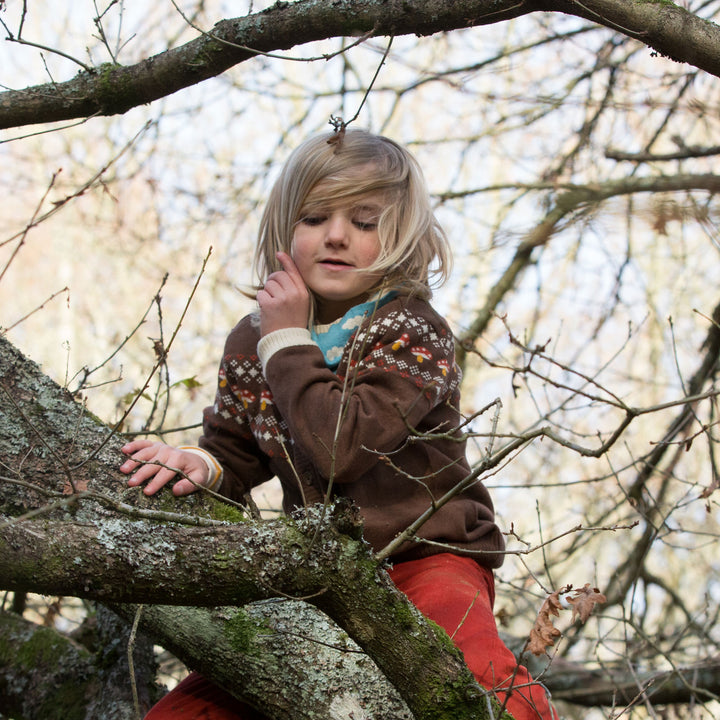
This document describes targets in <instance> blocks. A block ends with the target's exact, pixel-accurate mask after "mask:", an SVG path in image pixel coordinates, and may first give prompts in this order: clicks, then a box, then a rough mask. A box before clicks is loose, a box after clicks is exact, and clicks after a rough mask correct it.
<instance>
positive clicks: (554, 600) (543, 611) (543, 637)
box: [527, 586, 571, 655]
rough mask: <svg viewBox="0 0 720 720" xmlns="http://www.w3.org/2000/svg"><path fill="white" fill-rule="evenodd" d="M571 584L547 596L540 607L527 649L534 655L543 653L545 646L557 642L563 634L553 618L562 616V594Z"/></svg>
mask: <svg viewBox="0 0 720 720" xmlns="http://www.w3.org/2000/svg"><path fill="white" fill-rule="evenodd" d="M570 587H571V586H568V587H566V588H563V589H562V590H556V591H555V592H554V593H551V594H550V595H548V596H547V597H546V598H545V602H544V603H543V604H542V607H541V608H540V612H539V613H538V616H537V619H536V620H535V624H534V625H533V628H532V630H531V631H530V638H529V639H528V644H527V649H528V650H529V651H530V652H531V653H532V654H533V655H543V654H544V653H545V648H547V647H551V646H553V645H554V644H555V640H556V639H557V638H558V637H560V635H561V634H562V633H561V632H560V631H559V630H558V629H557V628H556V627H555V626H554V625H553V621H552V618H553V616H554V617H560V608H562V606H563V605H562V601H561V600H560V594H561V593H565V592H567V591H568V590H569V589H570Z"/></svg>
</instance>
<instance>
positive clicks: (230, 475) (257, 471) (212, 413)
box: [198, 326, 274, 502]
mask: <svg viewBox="0 0 720 720" xmlns="http://www.w3.org/2000/svg"><path fill="white" fill-rule="evenodd" d="M238 328H240V326H238ZM238 338H241V340H240V342H241V343H243V344H244V343H245V338H244V333H243V330H242V329H241V330H240V331H239V332H238V329H237V328H236V330H234V331H233V332H232V333H231V334H230V336H229V337H228V340H227V342H226V344H225V350H224V353H223V359H222V361H221V363H220V369H219V372H218V385H217V392H216V394H215V402H214V404H213V405H211V406H210V407H208V408H205V412H204V413H203V434H202V436H201V437H200V440H199V442H198V445H199V447H200V448H202V449H203V450H205V451H206V452H208V453H210V454H211V455H212V456H213V457H214V458H215V459H216V460H217V461H218V462H219V463H220V465H221V466H222V471H223V473H222V485H221V486H220V488H219V490H218V491H219V492H220V493H221V494H222V495H225V496H226V497H228V498H230V499H231V500H235V501H237V502H243V500H244V496H245V494H246V493H247V492H249V491H250V490H251V489H252V488H253V487H255V486H256V485H260V484H262V483H263V482H265V481H266V480H269V479H270V478H271V477H272V476H273V475H274V473H273V471H272V470H271V469H270V463H269V458H268V457H267V455H265V453H264V452H263V451H262V450H261V448H260V447H259V445H258V443H257V439H256V437H255V435H254V434H253V432H252V429H251V428H250V426H249V424H248V421H247V417H248V416H247V414H246V413H245V412H243V408H242V402H241V400H240V399H239V398H238V397H236V396H235V395H234V394H233V393H231V392H228V386H229V385H231V384H232V383H233V376H234V370H233V368H232V363H231V362H230V359H231V358H233V357H236V356H237V353H238V352H239V351H241V350H244V349H245V348H244V347H242V345H240V346H238V343H239V341H238ZM252 343H253V339H251V341H250V345H252ZM258 371H259V364H258ZM258 374H259V372H258Z"/></svg>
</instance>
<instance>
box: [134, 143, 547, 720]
mask: <svg viewBox="0 0 720 720" xmlns="http://www.w3.org/2000/svg"><path fill="white" fill-rule="evenodd" d="M448 264H449V252H448V246H447V240H446V238H445V235H444V233H443V231H442V230H441V228H440V227H439V225H438V223H437V221H436V219H435V217H434V215H433V212H432V209H431V205H430V198H429V195H428V192H427V189H426V186H425V182H424V179H423V177H422V173H421V171H420V168H419V166H418V165H417V162H416V161H415V159H414V158H413V157H412V156H411V155H410V154H409V153H408V151H407V150H405V149H404V148H402V147H400V146H399V145H397V144H396V143H394V142H393V141H391V140H388V139H387V138H384V137H380V136H376V135H372V134H370V133H367V132H364V131H361V130H347V131H346V132H345V133H344V134H340V135H332V134H330V135H323V136H319V137H314V138H311V139H309V140H307V141H306V142H305V143H303V144H302V145H300V146H299V147H298V148H297V149H296V150H295V151H294V152H293V153H292V155H291V156H290V158H289V160H288V161H287V163H286V165H285V167H284V168H283V170H282V172H281V174H280V177H279V179H278V180H277V182H276V183H275V186H274V187H273V190H272V192H271V194H270V198H269V201H268V204H267V207H266V209H265V213H264V216H263V218H262V222H261V226H260V233H259V245H258V250H257V254H256V268H257V271H258V275H259V277H260V280H261V287H260V288H259V289H258V291H257V303H258V306H259V312H256V313H253V314H251V315H249V316H247V317H245V318H244V319H243V320H241V321H240V323H239V324H238V325H237V326H236V327H235V328H234V329H233V330H232V332H231V333H230V335H229V337H228V339H227V342H226V345H225V351H224V353H223V358H222V361H221V364H220V370H219V383H218V388H217V394H216V398H215V404H214V405H213V406H212V407H210V408H208V409H207V410H206V411H205V415H204V425H203V435H202V437H201V438H200V442H199V447H197V448H181V449H175V448H171V447H169V446H167V445H163V444H162V443H153V442H150V441H146V440H136V441H134V442H131V443H129V444H127V445H126V446H125V447H124V448H123V452H124V453H126V454H127V455H129V456H130V457H129V459H128V460H127V461H126V462H125V463H124V464H123V465H122V467H121V469H122V470H123V472H126V473H132V472H133V471H134V475H133V476H132V478H131V479H130V480H129V481H128V483H129V485H132V486H137V485H141V484H143V483H147V484H146V486H145V488H144V492H145V493H146V494H148V495H152V494H153V493H155V492H157V491H158V490H159V489H160V488H161V487H162V486H163V485H165V484H166V483H167V482H169V481H170V480H173V479H174V478H175V476H176V473H175V472H174V471H173V470H170V469H168V468H177V469H179V470H181V471H182V472H183V473H184V474H185V475H186V476H187V477H184V478H182V479H178V480H177V481H176V482H175V484H174V486H173V492H174V493H175V494H176V495H185V494H188V493H191V492H194V491H195V490H196V489H198V487H208V488H213V489H214V490H216V491H218V492H220V493H222V494H223V495H225V496H227V497H229V498H231V499H233V500H236V501H239V502H244V498H245V495H246V493H248V492H249V491H250V489H251V488H252V487H254V486H256V485H259V484H260V483H262V482H264V481H266V480H268V479H269V478H271V477H273V476H277V477H278V478H279V479H280V482H281V484H282V489H283V507H284V509H285V510H286V511H288V510H291V509H292V508H295V507H298V506H300V507H302V506H304V505H308V504H312V503H318V502H322V501H323V500H324V499H325V497H326V496H327V495H328V494H329V495H335V496H338V495H342V496H346V497H349V498H351V499H352V500H353V501H354V503H355V504H356V505H357V506H358V508H359V509H360V511H361V513H362V515H363V518H364V527H365V531H364V532H365V539H366V540H367V541H368V542H369V543H370V544H371V545H372V547H373V548H374V549H375V550H376V551H379V550H381V549H382V548H384V547H385V546H386V545H387V544H388V543H389V542H390V541H391V540H393V538H395V537H396V536H397V535H398V534H399V533H400V532H402V530H404V529H405V528H406V527H408V526H409V525H410V524H411V523H412V522H413V521H415V520H416V519H417V518H418V517H419V516H420V515H421V514H422V513H423V512H425V511H426V510H427V509H428V507H429V506H430V504H431V499H432V498H439V497H441V496H442V495H444V494H445V493H446V492H447V491H449V490H450V489H451V488H453V487H454V486H456V485H457V484H458V483H459V482H460V481H462V480H463V479H464V478H466V477H467V476H468V474H469V473H470V467H469V465H468V462H467V460H466V457H465V443H464V441H463V440H462V437H461V434H460V431H459V428H460V426H461V423H462V418H461V416H460V414H459V411H458V401H459V384H460V377H459V371H458V368H457V366H456V364H455V359H454V351H453V336H452V332H451V331H450V329H449V328H448V326H447V324H446V323H445V321H444V320H443V319H442V318H441V317H440V316H439V315H438V314H437V313H436V312H435V311H434V310H433V308H432V307H431V306H430V305H429V304H428V299H429V297H430V295H431V291H430V276H431V275H432V274H437V275H439V277H440V278H441V279H444V278H445V277H446V275H447V271H448ZM424 434H425V435H427V437H423V435H424ZM138 461H140V462H138ZM152 463H159V464H152ZM161 465H162V466H165V467H161ZM503 549H504V542H503V537H502V534H501V532H500V530H499V529H498V527H497V526H496V525H495V522H494V519H493V506H492V502H491V500H490V496H489V494H488V492H487V490H486V489H485V487H484V486H483V485H482V484H481V483H479V482H476V483H475V484H473V485H471V487H469V488H468V489H467V490H465V491H464V492H463V493H461V494H459V495H457V496H456V497H454V498H453V499H452V500H450V501H449V502H448V503H447V504H445V505H444V506H443V507H442V508H441V509H440V510H438V512H436V513H435V514H434V515H432V517H430V519H429V520H428V521H427V522H426V523H425V524H424V525H423V526H422V527H421V528H420V530H419V532H418V533H417V537H416V541H414V542H406V543H404V544H403V545H401V546H400V547H398V548H397V549H396V550H395V552H394V553H393V554H392V556H391V558H390V560H391V561H392V563H393V568H392V570H391V571H390V574H391V576H392V578H393V581H394V582H395V583H396V585H397V586H398V587H399V588H400V590H402V591H403V592H404V593H405V594H406V595H407V596H408V597H409V598H410V599H411V600H412V601H413V602H414V603H415V604H416V605H417V607H418V608H419V609H420V610H421V611H422V612H423V613H424V614H425V615H426V616H428V617H430V618H431V619H432V620H434V621H435V622H436V623H438V624H439V625H441V626H442V627H444V628H445V629H446V630H447V632H448V633H449V634H451V635H452V636H453V641H454V642H455V644H456V645H457V646H458V647H459V648H460V649H461V650H462V651H463V653H464V655H465V660H466V662H467V664H468V666H469V667H470V669H471V670H472V671H473V673H474V674H475V676H476V677H477V679H478V681H479V682H480V684H481V685H483V686H484V687H485V688H487V689H488V690H489V691H491V692H493V693H495V695H496V696H497V697H498V698H499V700H500V702H501V703H502V702H505V704H506V708H507V709H508V710H509V711H510V712H511V713H512V714H513V715H514V717H515V718H516V719H517V720H531V719H536V718H547V719H548V720H549V719H550V718H551V717H553V715H552V714H551V710H550V708H549V705H548V702H547V700H546V698H545V693H544V692H543V690H542V688H541V687H540V686H538V685H534V684H532V681H531V680H530V678H529V676H528V674H527V672H526V671H525V669H524V668H522V667H520V668H518V667H517V666H516V662H515V659H514V657H513V656H512V654H511V653H510V651H509V650H508V649H507V648H506V647H505V646H504V645H503V644H502V642H501V641H500V639H499V637H498V634H497V629H496V627H495V621H494V617H493V612H492V605H493V599H494V584H493V575H492V568H496V567H499V566H500V564H501V563H502V559H503V555H502V551H503ZM180 711H182V713H181V716H182V717H187V718H200V717H202V718H215V719H216V720H217V719H219V718H228V719H230V718H235V719H236V718H253V717H258V716H257V715H256V714H255V711H253V710H251V709H250V708H248V707H247V706H245V705H243V704H242V703H240V702H238V701H236V700H234V699H233V698H232V697H231V696H229V695H228V694H227V693H225V692H224V691H222V690H220V689H219V688H217V687H216V686H213V685H212V684H211V683H209V682H208V681H207V680H205V679H204V678H202V677H201V676H199V675H197V674H191V675H190V676H189V677H188V678H187V679H186V680H185V681H183V682H182V683H180V685H178V686H177V688H175V690H173V691H172V692H171V693H169V694H168V695H167V696H166V697H165V698H164V699H163V700H162V701H161V702H160V703H159V704H158V705H156V706H155V707H154V708H153V709H152V710H151V711H150V713H149V715H148V716H147V718H148V719H150V718H151V719H152V720H161V718H168V717H174V716H177V715H178V713H180Z"/></svg>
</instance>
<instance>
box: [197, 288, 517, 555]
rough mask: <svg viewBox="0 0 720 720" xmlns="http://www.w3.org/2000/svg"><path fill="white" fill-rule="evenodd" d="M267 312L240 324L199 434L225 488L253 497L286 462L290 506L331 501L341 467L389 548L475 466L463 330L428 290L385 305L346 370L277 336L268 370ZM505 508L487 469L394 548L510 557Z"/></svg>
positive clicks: (375, 543) (371, 533)
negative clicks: (466, 423) (460, 350)
mask: <svg viewBox="0 0 720 720" xmlns="http://www.w3.org/2000/svg"><path fill="white" fill-rule="evenodd" d="M257 325H258V323H257V316H252V315H249V316H247V317H245V318H244V319H243V320H242V321H241V322H240V323H239V324H238V325H237V326H236V327H235V328H234V329H233V330H232V332H231V333H230V335H229V337H228V339H227V342H226V345H225V351H224V355H223V359H222V362H221V365H220V371H219V383H218V389H217V395H216V399H215V404H214V406H212V407H209V408H207V409H206V410H205V415H204V430H203V436H202V438H201V439H200V447H201V448H203V449H204V450H206V451H208V452H210V453H211V454H212V455H213V456H214V457H215V458H216V459H217V460H218V461H219V462H220V464H221V465H222V467H223V481H222V485H221V487H220V492H221V493H222V494H224V495H226V496H227V497H229V498H232V499H234V500H237V501H240V502H242V501H243V499H244V495H245V493H247V492H248V491H249V490H250V488H252V487H254V486H256V485H258V484H260V483H262V482H264V481H266V480H268V479H269V478H271V477H273V476H274V475H276V476H277V477H278V478H279V479H280V482H281V484H282V488H283V494H284V497H283V507H284V509H285V510H286V511H289V510H291V509H292V508H294V507H297V506H302V505H303V504H304V503H305V504H309V503H314V502H320V501H321V500H322V499H323V497H324V496H325V493H326V491H327V488H328V483H329V482H330V481H332V492H333V493H334V494H335V495H343V496H347V497H349V498H351V499H352V500H353V501H354V503H355V504H356V505H357V506H358V507H359V509H360V511H361V513H362V515H363V518H364V523H365V529H364V536H365V539H366V540H367V541H368V542H369V543H370V544H371V545H372V547H373V548H374V549H375V550H380V549H381V548H383V547H384V546H385V545H386V544H387V543H388V542H390V541H391V540H392V539H393V538H394V537H395V536H396V535H397V534H398V533H400V532H401V531H402V530H404V529H405V528H406V527H407V526H408V525H409V524H410V523H412V522H413V521H414V520H415V519H416V518H417V517H419V516H420V515H421V514H422V513H423V512H425V511H426V510H427V509H428V507H429V506H430V505H431V503H432V502H433V500H437V499H439V498H440V497H442V496H443V495H444V494H445V493H446V492H447V491H448V490H450V488H452V487H453V486H455V485H456V484H457V483H458V482H459V481H461V480H463V479H464V478H466V477H467V476H468V475H469V473H470V468H469V465H468V462H467V460H466V457H465V441H464V440H463V439H462V438H461V437H460V434H459V432H458V431H457V429H458V427H459V426H460V424H461V422H462V418H461V416H460V414H459V411H458V401H459V391H458V386H459V381H460V377H459V370H458V368H457V366H456V364H455V359H454V341H453V336H452V333H451V331H450V329H449V328H448V326H447V324H446V323H445V321H444V320H443V319H442V318H441V317H440V316H439V315H438V314H437V313H436V312H435V311H434V310H433V308H432V307H431V306H430V305H429V304H428V303H427V302H425V301H424V300H420V299H418V298H412V297H410V298H408V297H405V296H400V297H396V298H394V299H393V300H391V301H389V302H387V303H386V304H385V305H383V306H381V307H380V308H378V309H376V310H375V312H374V313H373V315H372V316H371V317H368V318H366V319H365V321H364V323H363V324H362V325H361V326H360V328H359V329H358V330H357V332H356V333H355V334H354V335H353V337H352V338H351V339H350V341H349V342H348V343H347V345H346V346H345V349H344V353H343V356H342V359H341V360H340V364H339V366H338V367H337V370H335V371H333V370H330V369H329V368H328V367H327V365H326V364H325V361H324V358H323V354H322V352H321V350H320V348H319V347H318V346H317V345H315V344H313V343H311V342H310V340H309V339H308V341H307V342H306V343H304V344H297V345H290V346H286V347H280V349H277V350H275V351H274V353H273V354H272V355H271V357H270V358H269V360H267V364H266V367H265V369H264V371H263V367H262V364H261V362H260V358H259V357H258V349H257V346H258V341H259V340H260V333H259V328H258V327H257ZM308 338H309V335H308ZM423 435H427V437H423ZM493 515H494V514H493V505H492V501H491V499H490V496H489V494H488V492H487V490H486V488H485V487H484V486H483V485H482V483H480V482H479V481H478V482H475V483H473V484H472V485H471V486H470V487H469V488H468V489H466V490H465V491H464V492H463V493H462V494H460V495H459V496H457V497H455V498H453V499H452V500H450V501H449V502H448V503H447V504H445V505H444V506H443V507H442V508H441V509H440V510H438V512H437V513H436V514H435V515H433V516H432V517H431V518H430V519H429V520H428V521H427V522H426V523H425V524H424V525H423V526H422V527H421V529H420V531H419V532H418V534H417V536H418V540H419V541H418V540H416V541H415V542H407V543H405V545H404V546H403V547H402V548H401V549H400V551H399V552H398V553H396V554H395V555H394V556H393V558H392V559H393V560H394V561H396V562H398V561H402V560H407V559H412V558H417V557H423V556H427V555H432V554H435V553H439V552H448V551H449V552H454V553H458V554H470V553H469V552H468V551H472V553H471V554H472V555H473V556H474V557H476V558H477V560H478V562H480V563H481V564H483V565H486V566H488V567H499V566H500V564H501V563H502V559H503V555H502V550H503V548H504V541H503V537H502V534H501V532H500V531H499V529H498V527H497V526H496V525H495V522H494V520H493ZM423 538H424V539H427V540H430V541H432V544H429V543H426V542H423V541H422V539H423ZM445 544H446V545H445ZM478 551H480V552H478ZM483 551H485V552H483Z"/></svg>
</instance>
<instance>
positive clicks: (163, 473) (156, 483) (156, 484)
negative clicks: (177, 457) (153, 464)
mask: <svg viewBox="0 0 720 720" xmlns="http://www.w3.org/2000/svg"><path fill="white" fill-rule="evenodd" d="M176 475H177V473H176V472H174V471H173V470H168V469H167V468H160V470H159V471H158V472H157V474H156V475H155V476H154V477H153V479H152V480H151V481H150V482H149V483H148V484H147V485H146V486H145V487H144V488H143V493H145V495H154V494H155V493H156V492H157V491H158V490H160V489H161V488H162V487H164V486H165V485H167V484H168V483H169V482H170V481H171V480H172V479H173V478H174V477H175V476H176Z"/></svg>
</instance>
